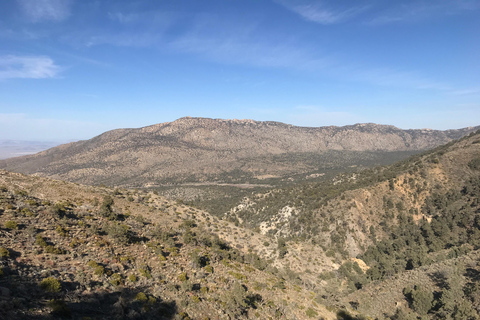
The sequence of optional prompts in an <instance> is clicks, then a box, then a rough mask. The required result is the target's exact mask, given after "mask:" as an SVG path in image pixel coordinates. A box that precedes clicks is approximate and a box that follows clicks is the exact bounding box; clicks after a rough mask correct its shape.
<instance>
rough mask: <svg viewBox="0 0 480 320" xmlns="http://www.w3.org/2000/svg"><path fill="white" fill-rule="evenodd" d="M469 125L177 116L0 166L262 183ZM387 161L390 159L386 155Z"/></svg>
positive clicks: (434, 139) (118, 181)
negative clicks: (311, 123) (439, 127)
mask: <svg viewBox="0 0 480 320" xmlns="http://www.w3.org/2000/svg"><path fill="white" fill-rule="evenodd" d="M473 130H474V128H465V129H460V130H447V131H436V130H427V129H425V130H401V129H398V128H395V127H393V126H384V125H375V124H357V125H353V126H345V127H319V128H306V127H296V126H292V125H287V124H283V123H278V122H258V121H252V120H218V119H206V118H181V119H179V120H177V121H174V122H167V123H161V124H157V125H152V126H149V127H144V128H140V129H119V130H113V131H109V132H106V133H104V134H102V135H100V136H97V137H95V138H93V139H90V140H87V141H79V142H75V143H70V144H66V145H62V146H59V147H56V148H52V149H50V150H47V151H44V152H40V153H38V154H36V155H30V156H25V157H18V158H12V159H8V160H4V161H0V168H4V169H7V170H10V171H16V172H21V173H27V174H33V173H35V174H40V175H45V176H51V177H54V178H58V179H62V180H68V181H73V182H79V183H84V184H101V183H103V184H107V185H117V186H134V187H148V186H155V185H158V184H165V183H178V182H188V181H191V182H202V181H203V182H205V181H209V182H235V183H239V182H241V183H245V182H249V181H261V179H265V178H272V177H277V178H281V177H288V176H292V175H296V174H299V173H302V174H307V173H313V174H315V173H316V174H322V173H324V172H325V171H327V170H329V169H332V168H337V169H338V168H339V167H342V168H345V167H348V166H351V165H359V164H362V163H364V164H366V165H368V166H371V165H373V164H383V163H385V161H387V160H385V159H384V158H385V157H387V156H388V155H389V154H390V153H391V152H399V154H396V155H395V156H394V158H395V159H400V158H404V157H405V155H408V154H411V153H412V152H418V151H420V150H426V149H430V148H433V147H435V146H438V145H441V144H444V143H447V142H449V141H451V140H452V139H457V138H459V137H461V136H463V135H465V134H468V133H469V132H471V131H473ZM388 161H392V160H391V159H389V160H388Z"/></svg>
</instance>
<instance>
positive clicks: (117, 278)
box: [110, 273, 123, 286]
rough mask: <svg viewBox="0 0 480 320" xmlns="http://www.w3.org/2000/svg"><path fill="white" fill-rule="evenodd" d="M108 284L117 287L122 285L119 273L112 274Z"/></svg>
mask: <svg viewBox="0 0 480 320" xmlns="http://www.w3.org/2000/svg"><path fill="white" fill-rule="evenodd" d="M110 283H111V284H112V285H113V286H119V285H122V284H123V282H122V276H121V275H120V274H119V273H114V274H112V277H111V279H110Z"/></svg>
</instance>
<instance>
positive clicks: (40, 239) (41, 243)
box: [35, 234, 47, 248]
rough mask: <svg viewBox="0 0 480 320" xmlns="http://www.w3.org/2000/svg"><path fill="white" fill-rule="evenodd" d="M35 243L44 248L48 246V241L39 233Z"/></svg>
mask: <svg viewBox="0 0 480 320" xmlns="http://www.w3.org/2000/svg"><path fill="white" fill-rule="evenodd" d="M35 243H36V244H38V245H39V246H40V247H43V248H44V247H46V246H47V242H46V241H45V239H43V237H42V236H41V235H39V234H38V235H37V239H36V240H35Z"/></svg>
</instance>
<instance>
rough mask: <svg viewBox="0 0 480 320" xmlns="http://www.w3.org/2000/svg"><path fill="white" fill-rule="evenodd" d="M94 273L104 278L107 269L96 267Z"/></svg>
mask: <svg viewBox="0 0 480 320" xmlns="http://www.w3.org/2000/svg"><path fill="white" fill-rule="evenodd" d="M93 273H95V274H96V275H97V276H102V275H103V274H104V273H105V268H104V267H103V266H97V267H95V270H94V271H93Z"/></svg>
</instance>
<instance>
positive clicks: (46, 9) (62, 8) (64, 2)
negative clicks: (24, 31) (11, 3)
mask: <svg viewBox="0 0 480 320" xmlns="http://www.w3.org/2000/svg"><path fill="white" fill-rule="evenodd" d="M17 1H18V3H19V5H20V9H21V10H22V12H23V14H24V15H25V17H27V19H29V20H30V21H31V22H42V21H57V22H58V21H62V20H65V19H67V18H68V17H69V16H70V10H71V6H72V3H73V2H72V0H17Z"/></svg>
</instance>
